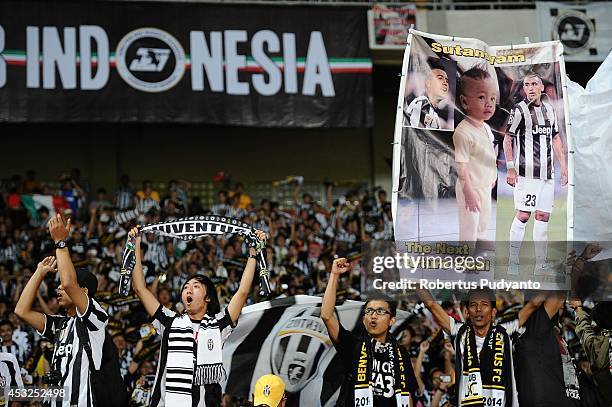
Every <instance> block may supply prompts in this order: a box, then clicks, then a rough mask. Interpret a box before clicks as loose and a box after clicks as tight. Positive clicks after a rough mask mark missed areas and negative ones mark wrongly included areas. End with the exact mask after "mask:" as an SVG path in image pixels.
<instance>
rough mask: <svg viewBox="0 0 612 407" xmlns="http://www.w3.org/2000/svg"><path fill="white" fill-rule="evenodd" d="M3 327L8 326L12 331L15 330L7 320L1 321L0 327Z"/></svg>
mask: <svg viewBox="0 0 612 407" xmlns="http://www.w3.org/2000/svg"><path fill="white" fill-rule="evenodd" d="M4 325H9V326H10V327H11V329H12V330H13V331H14V330H15V326H14V325H13V323H12V322H11V321H9V320H8V319H3V320H2V321H0V326H4Z"/></svg>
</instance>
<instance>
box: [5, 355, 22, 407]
mask: <svg viewBox="0 0 612 407" xmlns="http://www.w3.org/2000/svg"><path fill="white" fill-rule="evenodd" d="M11 387H19V388H23V379H22V378H21V369H20V368H19V363H17V359H16V358H15V355H13V354H10V353H4V352H0V391H2V394H8V391H9V389H10V388H11ZM11 404H12V403H11ZM8 405H9V398H8V397H4V396H3V395H0V407H5V406H8Z"/></svg>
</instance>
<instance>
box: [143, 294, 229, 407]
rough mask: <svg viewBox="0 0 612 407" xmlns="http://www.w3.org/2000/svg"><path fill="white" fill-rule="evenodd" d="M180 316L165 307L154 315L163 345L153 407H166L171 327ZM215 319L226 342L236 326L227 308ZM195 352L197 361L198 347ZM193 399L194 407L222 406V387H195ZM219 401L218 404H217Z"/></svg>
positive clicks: (154, 323)
mask: <svg viewBox="0 0 612 407" xmlns="http://www.w3.org/2000/svg"><path fill="white" fill-rule="evenodd" d="M178 316H179V314H177V313H176V312H174V311H172V310H169V309H168V308H165V307H163V306H162V305H160V306H159V308H158V309H157V311H156V312H155V315H153V326H154V327H155V329H156V330H157V332H158V333H159V334H160V335H161V336H162V343H161V349H160V352H159V363H158V365H157V373H156V375H155V386H154V387H153V394H152V396H151V404H150V405H151V406H156V407H162V406H165V401H164V397H165V393H166V363H167V359H168V338H169V334H170V327H171V326H172V321H174V318H176V317H178ZM215 318H216V319H217V324H218V326H219V330H220V331H221V340H222V341H223V342H225V340H226V339H227V338H228V337H229V335H230V334H231V333H232V330H233V329H234V327H235V325H234V323H233V322H232V319H231V318H230V315H229V313H228V311H227V308H225V309H223V310H222V311H221V312H219V313H218V314H217V315H215ZM191 322H192V323H193V325H194V327H195V326H198V325H199V322H200V321H193V320H192V321H191ZM196 324H197V325H196ZM194 344H195V342H194ZM193 351H194V356H193V357H194V360H195V358H196V351H197V347H196V345H194V347H193ZM202 395H204V396H205V400H206V403H205V400H201V399H200V398H201V396H202ZM191 397H192V405H193V406H199V407H204V406H208V405H221V385H220V384H217V383H214V384H206V385H204V386H193V388H192V392H191ZM217 401H218V404H217V403H216V402H217ZM209 403H210V404H209ZM169 407H174V406H169ZM183 407H187V406H183Z"/></svg>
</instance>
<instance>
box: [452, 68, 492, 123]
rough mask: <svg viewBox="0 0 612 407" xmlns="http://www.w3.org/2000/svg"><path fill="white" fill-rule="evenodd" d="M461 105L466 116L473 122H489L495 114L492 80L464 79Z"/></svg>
mask: <svg viewBox="0 0 612 407" xmlns="http://www.w3.org/2000/svg"><path fill="white" fill-rule="evenodd" d="M464 83H465V88H464V91H463V94H462V95H461V103H462V104H463V107H464V109H465V112H466V114H467V115H468V116H469V117H471V118H472V119H474V120H482V121H485V120H489V119H490V118H491V117H492V116H493V113H495V103H496V101H497V88H496V87H495V82H494V81H493V79H492V78H487V79H471V78H466V79H464Z"/></svg>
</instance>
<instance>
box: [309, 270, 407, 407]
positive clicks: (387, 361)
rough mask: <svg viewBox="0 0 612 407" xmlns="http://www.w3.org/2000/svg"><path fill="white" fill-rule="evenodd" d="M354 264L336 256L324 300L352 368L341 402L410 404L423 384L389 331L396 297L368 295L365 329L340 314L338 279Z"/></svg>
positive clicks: (364, 406) (363, 406) (332, 332)
mask: <svg viewBox="0 0 612 407" xmlns="http://www.w3.org/2000/svg"><path fill="white" fill-rule="evenodd" d="M349 267H350V264H349V262H348V261H347V260H346V259H344V258H340V259H335V260H334V262H333V264H332V270H331V273H330V276H329V281H328V282H327V288H326V289H325V295H324V297H323V304H322V306H321V318H322V319H323V322H324V323H325V326H326V327H327V332H328V335H329V337H330V339H331V340H332V342H333V344H334V347H335V348H336V350H337V351H338V354H339V355H340V359H341V361H342V364H343V365H344V368H345V369H346V372H347V374H346V376H345V380H344V381H343V383H342V387H341V389H340V395H339V396H338V402H337V404H336V405H337V406H355V407H357V406H360V407H372V406H376V407H380V406H385V407H386V406H397V407H408V406H410V405H412V403H414V396H413V395H414V392H415V391H416V389H417V384H416V378H415V375H414V371H413V370H412V364H411V363H410V356H409V355H408V354H407V353H406V351H405V350H404V348H403V347H402V346H399V345H398V343H397V342H396V341H395V338H394V337H393V336H392V335H391V334H390V333H389V328H390V327H391V326H392V325H393V324H394V323H395V311H396V307H397V305H396V303H395V302H393V301H391V300H390V299H388V298H383V297H381V298H380V299H376V298H372V299H370V300H368V301H367V302H366V304H365V309H364V312H363V317H362V322H363V326H364V328H365V332H362V334H361V335H356V334H354V333H352V332H349V331H347V330H346V329H345V328H344V327H343V326H342V325H341V324H340V322H339V321H338V319H337V318H336V316H335V313H334V305H335V303H336V289H337V286H338V279H339V277H340V275H341V274H343V273H345V272H346V271H347V270H349ZM411 398H412V403H411V402H410V399H411Z"/></svg>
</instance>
